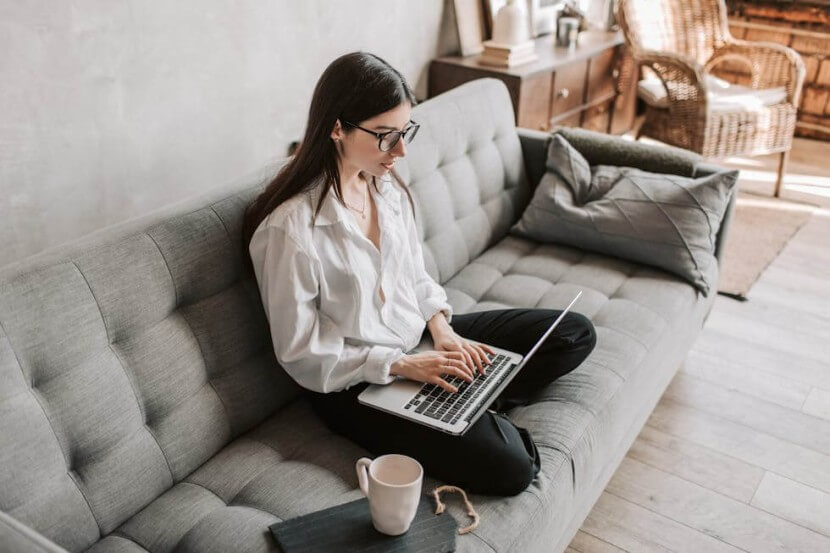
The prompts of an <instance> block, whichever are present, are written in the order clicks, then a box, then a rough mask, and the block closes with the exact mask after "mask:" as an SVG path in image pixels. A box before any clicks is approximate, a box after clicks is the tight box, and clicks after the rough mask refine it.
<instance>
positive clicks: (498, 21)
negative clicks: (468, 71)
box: [479, 0, 538, 67]
mask: <svg viewBox="0 0 830 553" xmlns="http://www.w3.org/2000/svg"><path fill="white" fill-rule="evenodd" d="M524 3H525V0H508V1H507V4H505V5H504V6H502V7H501V9H499V11H498V13H497V14H496V17H495V20H494V22H493V38H492V39H491V40H486V41H484V53H483V54H482V55H481V57H480V58H479V63H481V64H483V65H494V66H498V67H513V66H514V65H521V64H525V63H530V62H532V61H536V60H537V59H538V56H537V55H536V53H535V43H534V42H533V40H531V39H530V26H529V20H528V16H527V10H526V9H525V8H524Z"/></svg>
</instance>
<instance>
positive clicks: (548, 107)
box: [428, 31, 637, 134]
mask: <svg viewBox="0 0 830 553" xmlns="http://www.w3.org/2000/svg"><path fill="white" fill-rule="evenodd" d="M535 42H536V54H537V55H538V56H539V59H538V60H536V61H534V62H531V63H527V64H524V65H518V66H515V67H509V68H508V67H505V68H502V67H492V66H486V65H479V63H478V58H479V57H480V56H479V55H474V56H466V57H460V56H447V57H442V58H438V59H435V60H433V61H432V62H431V63H430V66H429V82H428V94H429V97H432V96H435V95H437V94H440V93H442V92H445V91H447V90H449V89H451V88H455V87H456V86H458V85H460V84H463V83H465V82H467V81H471V80H473V79H481V78H483V77H495V78H497V79H500V80H502V81H503V82H504V84H505V85H507V89H508V91H509V92H510V98H511V100H512V101H513V109H514V112H515V114H516V125H517V126H519V127H526V128H532V129H538V130H550V129H552V128H553V127H554V126H555V125H565V126H571V127H583V128H587V129H591V130H595V131H600V132H607V133H613V134H620V133H624V132H626V131H628V130H630V129H631V127H632V125H633V124H634V117H635V109H636V99H637V98H636V81H635V80H634V79H627V80H628V81H629V82H627V83H623V82H622V81H623V79H620V78H619V75H620V73H621V72H622V71H623V64H625V63H628V62H629V61H630V60H627V59H626V55H625V42H624V40H623V37H622V33H619V32H600V31H584V32H582V33H580V34H579V40H578V42H577V45H576V46H575V47H574V48H571V49H568V48H564V47H561V46H556V45H555V43H554V36H553V35H545V36H542V37H539V38H537V39H535Z"/></svg>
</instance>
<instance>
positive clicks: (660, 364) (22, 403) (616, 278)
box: [0, 79, 731, 553]
mask: <svg viewBox="0 0 830 553" xmlns="http://www.w3.org/2000/svg"><path fill="white" fill-rule="evenodd" d="M414 113H415V114H417V116H415V115H413V117H415V118H416V119H417V120H418V121H419V122H421V123H422V125H423V126H422V130H421V133H423V134H419V137H418V140H417V141H415V142H413V144H412V145H411V146H410V148H409V154H408V156H407V158H406V159H405V163H402V164H401V166H400V169H399V170H400V171H401V173H402V175H403V176H404V177H405V178H406V179H407V180H408V182H409V183H410V186H411V189H412V190H411V191H412V194H413V196H414V197H415V199H416V204H417V208H418V210H417V212H418V214H419V217H418V223H419V228H420V230H421V233H422V236H423V238H424V240H425V244H424V245H425V248H424V249H425V257H426V259H427V261H426V262H427V266H428V270H429V271H430V272H431V273H432V274H433V276H435V277H436V278H438V279H439V280H440V282H442V283H443V284H444V285H445V287H446V289H447V292H448V296H449V298H450V301H451V302H452V304H453V307H454V309H455V310H456V312H459V313H463V312H469V311H475V310H483V309H490V308H499V307H507V306H525V307H561V306H562V305H564V303H565V302H566V301H569V299H570V298H571V297H572V296H573V293H574V291H575V290H576V289H577V288H580V289H583V290H584V291H585V293H584V295H583V298H582V299H581V300H580V309H579V311H580V312H582V313H583V314H585V315H586V316H588V317H590V318H591V320H592V321H593V322H594V325H595V327H596V329H597V333H598V342H597V347H596V349H595V350H594V351H593V352H592V354H591V355H590V356H589V357H588V358H587V359H586V361H585V362H584V363H583V364H582V365H581V366H580V367H579V368H578V369H576V370H575V371H573V372H571V373H569V374H568V375H566V376H565V377H563V378H561V379H559V380H557V381H556V382H555V383H553V384H552V385H550V386H548V387H546V388H544V389H541V390H539V393H538V397H537V398H536V401H535V402H534V403H532V404H530V405H527V406H523V407H517V408H515V409H513V410H512V411H511V412H510V417H511V418H513V419H514V420H515V421H516V423H517V424H519V425H520V426H524V427H526V428H528V429H529V430H530V431H531V433H532V435H533V436H534V438H535V439H536V440H537V442H538V443H539V445H540V451H541V454H542V457H543V461H542V470H541V473H540V476H539V478H537V480H536V481H534V482H533V483H532V484H531V486H530V487H529V488H528V489H527V490H525V491H523V492H522V493H520V494H518V495H516V496H513V497H505V498H502V497H486V496H476V495H473V496H472V497H471V499H472V501H473V502H474V504H475V505H476V508H477V510H478V512H479V513H480V515H481V524H480V526H479V527H478V528H477V529H476V530H475V531H474V532H473V533H471V534H467V535H465V536H459V540H458V543H459V549H458V550H459V551H460V552H461V553H470V552H477V551H498V552H503V551H523V552H524V551H561V550H563V549H564V548H565V546H566V545H567V543H568V542H569V541H570V537H571V536H572V535H573V533H574V532H575V531H576V529H577V528H578V527H579V524H581V522H582V520H583V519H584V517H585V516H586V514H587V512H588V510H589V509H590V507H591V505H593V503H594V501H595V500H596V498H597V496H598V495H599V493H600V491H601V490H602V489H603V487H604V485H605V482H607V480H608V478H610V476H611V473H612V472H613V470H614V469H615V468H616V466H617V464H618V463H619V460H620V458H621V456H622V455H624V453H625V451H626V450H627V448H628V447H629V445H630V443H631V441H632V440H633V438H634V436H636V434H637V432H638V431H639V428H640V427H641V426H642V424H643V422H644V421H645V418H646V417H647V416H648V414H649V412H650V411H651V409H652V408H653V406H654V404H655V403H656V401H657V398H659V396H660V394H661V393H662V390H663V389H664V387H665V385H666V384H667V383H668V381H669V379H670V378H671V376H672V375H673V374H674V370H675V368H676V367H677V366H678V364H679V362H680V360H681V359H682V358H683V357H684V356H685V354H686V352H687V351H688V348H689V346H690V345H691V343H692V342H693V341H694V339H695V338H696V336H697V333H698V332H699V330H700V327H701V325H702V324H703V320H704V319H705V316H706V314H707V313H708V311H709V309H710V308H711V301H712V300H713V299H714V295H712V297H711V298H709V299H705V298H702V296H700V295H699V294H697V293H696V291H695V289H694V288H693V287H691V286H690V285H688V284H686V283H684V282H682V281H680V280H679V279H677V278H676V277H674V276H672V275H670V274H668V273H665V272H661V271H659V270H656V269H652V268H647V267H645V266H640V265H637V264H634V263H629V262H624V261H622V260H618V259H613V258H610V257H604V256H602V255H598V254H591V253H586V252H583V251H580V250H578V249H575V248H569V247H564V246H555V245H545V244H539V243H535V242H532V241H529V240H525V239H522V238H519V237H516V236H512V235H508V234H507V231H508V229H509V228H510V226H511V225H512V224H513V223H514V222H515V221H516V220H517V219H518V217H519V215H520V214H521V212H522V210H523V209H524V207H525V205H527V202H528V201H529V198H530V196H531V195H532V185H531V184H530V182H531V180H530V179H528V175H539V174H541V171H542V170H543V167H544V155H543V153H544V151H545V149H546V145H547V139H548V137H547V136H546V135H544V134H533V133H532V132H527V131H520V132H518V133H517V131H516V129H515V127H513V114H512V109H511V103H510V99H509V96H508V93H507V89H506V87H505V86H504V85H503V84H502V83H501V82H500V81H496V80H492V79H483V80H480V81H474V82H471V83H468V84H466V85H463V86H461V87H458V88H457V89H454V90H453V91H450V92H448V93H446V94H443V95H441V96H440V97H436V98H434V99H432V100H430V101H428V102H425V103H423V104H422V105H420V106H417V107H416V108H415V110H414ZM540 164H541V168H540ZM266 174H270V172H269V173H266ZM257 180H258V183H257V184H253V185H252V181H251V180H243V181H240V182H238V183H234V184H232V185H228V186H224V187H221V188H220V189H216V190H214V191H211V192H210V193H208V194H206V195H204V196H201V197H199V198H194V199H191V200H188V201H185V202H182V203H180V204H177V205H174V206H170V207H169V208H166V209H165V210H162V211H159V212H156V213H154V214H151V215H148V216H147V217H143V218H141V219H137V220H134V221H130V222H128V223H124V224H122V225H119V226H117V227H113V228H110V229H105V230H103V231H100V232H98V233H95V234H93V235H91V236H89V237H87V238H84V239H82V240H79V241H76V242H75V243H72V244H69V245H65V246H61V247H59V248H56V249H54V250H52V251H49V252H44V254H41V255H38V256H36V257H35V258H32V259H30V260H26V261H25V262H21V263H18V264H15V265H13V266H10V267H7V268H5V269H4V270H2V271H0V511H3V512H5V513H7V514H9V515H11V516H12V517H14V519H16V520H17V521H19V522H20V523H21V524H24V525H27V526H28V527H30V528H31V529H33V530H34V531H37V532H39V533H40V534H42V535H43V536H45V537H46V538H49V539H51V540H52V541H54V542H56V543H57V544H59V545H60V546H63V547H64V548H66V550H68V551H72V552H79V551H91V552H96V553H100V552H145V551H151V552H154V553H155V552H168V551H178V552H190V551H193V552H196V551H199V552H213V551H215V552H221V551H245V552H247V551H251V552H253V551H275V550H276V549H275V548H276V545H275V543H274V542H273V540H272V539H271V537H270V535H269V534H268V530H267V529H268V525H270V524H272V523H273V522H275V521H278V520H282V519H286V518H290V517H294V516H298V515H301V514H304V513H307V512H310V511H313V510H316V509H320V508H324V507H326V506H330V505H335V504H340V503H344V502H347V501H351V500H353V499H356V498H358V497H360V491H359V489H358V486H357V481H356V476H355V472H354V468H353V463H354V461H355V460H356V459H357V458H359V457H360V456H371V452H367V451H364V450H362V449H361V448H360V447H358V446H357V445H356V444H354V443H352V442H350V441H348V440H346V439H345V438H342V437H340V436H338V435H336V434H334V433H332V432H331V431H330V430H329V429H328V428H326V427H325V426H324V425H323V424H322V422H321V421H320V420H319V419H318V418H316V416H315V415H314V414H313V412H312V411H311V409H310V408H309V406H308V404H307V402H306V400H305V399H304V398H303V397H302V396H301V395H300V394H299V389H298V388H297V386H296V385H295V384H294V382H293V380H291V379H290V378H289V377H288V376H287V375H286V374H285V373H284V372H283V371H282V370H280V368H279V366H278V365H277V363H276V360H275V358H274V356H273V352H272V349H271V344H270V341H269V334H268V332H267V320H266V318H265V315H264V312H263V310H262V306H261V303H260V300H259V297H258V294H257V289H256V285H255V282H253V280H252V278H250V277H243V275H242V274H241V272H240V269H241V263H240V255H241V252H242V250H241V248H240V242H241V240H240V225H241V220H242V212H243V209H244V206H245V205H247V204H248V203H249V202H250V201H251V200H252V199H253V197H254V195H255V194H257V193H258V192H259V191H260V190H261V188H262V182H261V179H257ZM730 209H731V207H730ZM724 232H725V227H724V228H722V230H721V235H720V236H719V240H722V239H723V238H722V237H723V234H724ZM710 270H711V271H717V267H712V268H710ZM712 276H713V277H715V276H716V275H714V274H713V275H712ZM437 483H438V482H436V481H435V480H434V479H433V478H431V477H430V476H429V475H426V477H425V481H424V486H425V489H429V488H431V487H432V486H433V485H435V484H437ZM449 509H450V510H451V512H453V514H454V516H456V517H457V518H459V520H465V515H464V513H463V511H461V510H460V509H457V508H455V506H453V505H450V506H449ZM3 528H4V527H3V525H2V520H0V550H2V549H3V547H4V546H7V545H9V544H10V543H11V542H10V541H3V536H4V533H3V532H4V529H3Z"/></svg>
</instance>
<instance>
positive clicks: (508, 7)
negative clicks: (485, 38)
mask: <svg viewBox="0 0 830 553" xmlns="http://www.w3.org/2000/svg"><path fill="white" fill-rule="evenodd" d="M529 39H530V29H528V19H527V8H526V7H525V0H507V4H505V5H504V6H502V8H501V9H500V10H499V11H498V13H497V14H496V18H495V21H493V38H492V40H493V42H496V43H498V44H521V43H522V42H525V41H527V40H529Z"/></svg>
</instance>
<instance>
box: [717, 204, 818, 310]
mask: <svg viewBox="0 0 830 553" xmlns="http://www.w3.org/2000/svg"><path fill="white" fill-rule="evenodd" d="M816 209H818V208H817V207H816V206H814V205H812V204H807V203H802V202H796V201H792V200H783V199H781V198H774V197H770V196H761V195H757V194H751V193H749V192H743V191H741V190H739V191H738V197H737V199H736V200H735V213H734V214H733V216H732V223H731V225H730V227H729V231H728V235H727V238H726V250H725V251H724V252H723V259H722V262H721V275H720V285H719V287H718V294H721V295H724V296H729V297H732V298H734V299H737V300H740V301H747V297H746V296H747V294H748V293H749V290H750V289H751V288H752V285H753V284H754V283H755V281H757V280H758V277H760V276H761V273H763V272H764V269H766V268H767V267H768V266H769V264H770V263H772V262H773V261H775V258H776V257H778V254H779V253H780V252H781V250H783V249H784V246H786V245H787V242H789V241H790V239H791V238H792V237H793V236H794V235H795V233H796V232H798V229H800V228H801V227H802V225H804V223H806V222H807V220H809V219H810V217H811V216H812V214H813V212H814V211H815V210H816Z"/></svg>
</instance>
